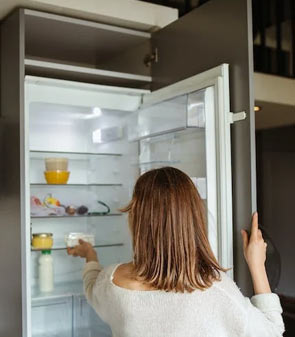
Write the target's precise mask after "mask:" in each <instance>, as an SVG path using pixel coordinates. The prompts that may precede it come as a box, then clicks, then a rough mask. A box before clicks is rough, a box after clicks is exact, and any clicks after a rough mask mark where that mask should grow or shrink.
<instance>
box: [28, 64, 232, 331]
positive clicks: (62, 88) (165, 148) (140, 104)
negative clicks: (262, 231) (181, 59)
mask: <svg viewBox="0 0 295 337" xmlns="http://www.w3.org/2000/svg"><path fill="white" fill-rule="evenodd" d="M25 102H26V105H25V116H24V125H25V149H24V151H25V153H24V155H25V167H26V170H27V174H25V182H24V184H25V202H26V205H25V209H24V211H25V218H26V224H25V227H26V230H25V233H26V242H25V252H26V271H25V273H26V278H27V284H28V287H27V289H26V290H27V314H28V318H30V319H29V322H30V323H31V324H30V323H29V326H28V334H29V335H32V336H34V337H35V336H36V337H37V336H38V337H39V336H66V337H68V336H75V337H82V336H89V337H91V336H93V337H94V336H97V335H98V336H105V337H107V336H111V334H110V330H109V328H108V327H107V326H106V325H105V324H104V323H103V322H102V321H101V320H100V319H99V318H96V315H95V313H94V312H92V309H91V308H90V307H89V305H88V304H87V301H86V300H85V299H84V297H83V287H82V279H81V271H82V269H83V265H84V264H85V261H83V260H82V259H80V258H73V257H69V256H68V255H67V253H66V244H65V241H64V237H65V235H67V234H68V233H71V232H76V233H77V232H78V233H81V232H82V233H87V234H92V235H94V237H95V244H94V247H95V249H96V250H97V253H98V257H99V261H100V263H101V264H102V265H103V266H107V265H110V264H118V263H124V262H128V261H130V260H132V247H131V243H130V236H129V230H128V221H127V218H126V216H125V215H123V214H122V213H120V211H119V209H120V208H121V207H123V206H125V205H126V204H127V203H128V201H129V200H130V199H131V197H132V191H133V187H134V183H135V181H136V179H137V178H138V177H139V176H140V175H141V174H143V173H144V172H146V171H148V170H151V169H153V168H159V167H165V166H173V167H176V168H178V169H180V170H182V171H184V172H185V173H187V174H188V175H189V176H190V177H191V179H192V181H193V182H194V183H195V185H196V187H197V188H198V190H199V193H200V194H201V197H202V199H203V201H204V203H205V204H206V208H207V219H208V224H207V226H208V236H209V240H210V243H211V247H212V249H213V251H214V253H215V255H216V257H217V258H218V260H219V262H220V263H221V265H222V266H224V267H225V268H232V267H233V261H232V259H233V250H232V215H231V214H232V198H231V194H232V193H231V153H230V125H231V123H232V122H233V120H232V115H231V113H230V111H229V81H228V65H226V64H224V65H221V66H219V67H216V68H214V69H211V70H209V71H207V72H204V73H201V74H198V75H196V76H194V77H191V78H189V79H186V80H184V81H180V82H177V83H175V84H174V85H172V86H168V87H166V88H164V89H159V90H156V91H154V92H152V93H151V92H149V91H148V90H142V89H129V88H119V87H111V86H101V85H94V84H86V83H79V82H70V81H64V80H56V79H48V78H41V77H32V76H27V77H26V79H25ZM218 102H219V103H218ZM51 157H54V158H58V157H60V158H67V159H68V162H69V167H68V170H69V171H70V177H69V180H68V182H67V183H65V184H57V185H52V184H48V183H47V182H46V179H45V177H44V171H45V159H46V158H51ZM48 197H50V198H54V199H57V200H58V201H59V203H60V204H61V205H63V206H64V207H68V206H73V207H76V208H77V207H79V206H81V205H83V206H86V207H87V209H88V212H87V213H86V214H84V215H79V214H77V213H75V214H74V215H69V214H68V213H66V212H65V211H64V210H62V209H61V208H62V207H58V208H46V207H44V206H40V207H39V208H38V207H35V206H34V203H33V205H32V202H30V201H31V200H32V198H34V200H36V199H38V200H40V202H41V203H42V202H43V203H46V198H48ZM98 201H99V202H102V203H103V204H99V203H98ZM105 205H107V206H108V207H109V211H108V209H107V208H106V206H105ZM42 232H50V233H52V234H53V240H54V244H53V248H52V254H51V255H52V258H53V265H54V290H53V291H51V292H45V293H44V292H41V291H40V289H39V284H38V280H39V277H38V258H39V256H40V254H41V252H40V250H39V249H34V248H32V246H31V240H32V235H33V234H35V233H42ZM229 273H231V271H230V272H229ZM30 330H31V331H30Z"/></svg>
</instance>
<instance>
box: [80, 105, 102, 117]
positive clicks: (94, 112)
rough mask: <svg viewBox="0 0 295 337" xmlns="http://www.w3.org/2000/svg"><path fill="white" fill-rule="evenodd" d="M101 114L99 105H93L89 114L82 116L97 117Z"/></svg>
mask: <svg viewBox="0 0 295 337" xmlns="http://www.w3.org/2000/svg"><path fill="white" fill-rule="evenodd" d="M101 115H102V111H101V108H99V107H94V108H92V112H91V114H89V115H87V116H85V117H84V118H85V119H91V118H98V117H100V116H101Z"/></svg>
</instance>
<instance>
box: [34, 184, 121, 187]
mask: <svg viewBox="0 0 295 337" xmlns="http://www.w3.org/2000/svg"><path fill="white" fill-rule="evenodd" d="M30 185H31V186H47V187H48V186H50V187H52V186H53V187H56V186H69V187H75V186H77V187H79V186H84V187H92V186H94V187H95V186H122V185H123V184H71V183H70V184H46V183H31V184H30Z"/></svg>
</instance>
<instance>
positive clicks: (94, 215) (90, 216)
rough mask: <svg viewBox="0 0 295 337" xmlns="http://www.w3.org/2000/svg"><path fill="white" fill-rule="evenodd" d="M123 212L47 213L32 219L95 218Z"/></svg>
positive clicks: (34, 216) (33, 216) (119, 214)
mask: <svg viewBox="0 0 295 337" xmlns="http://www.w3.org/2000/svg"><path fill="white" fill-rule="evenodd" d="M122 215H123V214H121V213H108V214H87V215H46V216H37V215H32V216H31V219H59V218H70V219H73V218H95V217H100V216H122Z"/></svg>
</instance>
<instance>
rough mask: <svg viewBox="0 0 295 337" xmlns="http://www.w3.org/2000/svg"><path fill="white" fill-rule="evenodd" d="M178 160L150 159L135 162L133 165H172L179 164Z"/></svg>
mask: <svg viewBox="0 0 295 337" xmlns="http://www.w3.org/2000/svg"><path fill="white" fill-rule="evenodd" d="M180 163H181V161H180V160H152V161H146V162H141V163H137V164H135V166H148V165H172V164H180Z"/></svg>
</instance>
